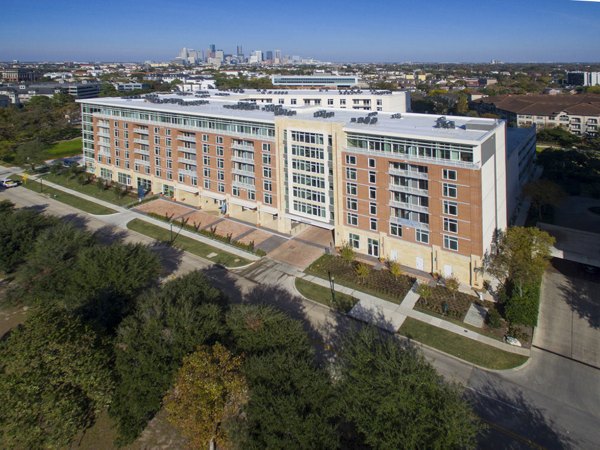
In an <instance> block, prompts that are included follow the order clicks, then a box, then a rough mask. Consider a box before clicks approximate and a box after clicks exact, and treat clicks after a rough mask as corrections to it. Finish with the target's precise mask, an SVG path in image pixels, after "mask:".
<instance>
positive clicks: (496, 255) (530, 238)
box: [487, 227, 555, 295]
mask: <svg viewBox="0 0 600 450" xmlns="http://www.w3.org/2000/svg"><path fill="white" fill-rule="evenodd" d="M554 241H555V239H554V238H553V237H552V236H550V235H549V234H548V233H546V232H545V231H542V230H540V229H539V228H535V227H510V228H508V229H507V230H506V232H503V231H498V232H497V233H496V236H495V238H494V246H495V249H494V251H493V253H492V254H491V255H490V257H489V261H488V265H487V266H488V267H487V271H488V272H489V273H491V274H492V275H494V276H495V277H496V278H497V279H498V280H499V281H500V282H506V281H507V280H509V281H510V282H511V283H512V284H514V286H515V287H516V289H517V290H518V292H519V295H523V290H524V288H525V286H526V285H529V284H536V283H538V284H539V282H540V280H541V277H542V274H543V273H544V270H546V267H547V266H548V263H549V261H550V257H551V247H552V245H553V244H554Z"/></svg>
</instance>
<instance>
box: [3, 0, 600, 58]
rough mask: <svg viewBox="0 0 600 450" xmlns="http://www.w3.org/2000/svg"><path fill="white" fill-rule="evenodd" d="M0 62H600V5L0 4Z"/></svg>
mask: <svg viewBox="0 0 600 450" xmlns="http://www.w3.org/2000/svg"><path fill="white" fill-rule="evenodd" d="M0 11H1V16H2V20H1V22H0V60H2V61H9V60H13V59H19V60H22V61H28V60H48V61H63V60H78V61H109V60H112V61H144V60H149V59H152V60H167V59H172V58H174V57H175V56H176V55H177V53H178V51H179V49H180V48H181V47H184V46H185V47H189V48H196V49H201V48H207V47H208V45H209V44H211V43H214V44H216V45H217V48H222V49H223V50H225V52H226V53H227V52H234V51H235V46H236V45H237V44H241V45H243V48H244V52H245V53H248V52H249V51H251V50H254V49H262V50H263V51H265V50H270V49H274V48H279V49H281V50H282V52H283V53H284V54H290V55H291V54H297V55H302V56H312V57H315V58H318V59H321V60H326V61H357V62H365V61H373V62H399V61H440V62H451V61H467V62H468V61H489V60H490V59H492V58H494V59H499V60H503V61H507V62H508V61H515V62H522V61H540V62H546V61H564V62H570V61H589V62H592V61H594V62H596V61H600V3H597V2H573V1H570V0H420V1H414V0H408V1H407V0H360V1H351V0H346V1H339V0H319V1H314V0H301V1H290V2H288V1H285V0H278V1H261V0H254V1H252V0H250V1H248V0H245V1H239V0H223V1H214V0H213V1H210V2H206V1H202V0H195V1H193V0H188V1H182V0H161V1H157V0H145V1H130V0H120V1H116V0H102V1H99V0H87V1H81V2H80V1H77V0H70V1H67V0H52V1H50V0H30V1H20V0H0Z"/></svg>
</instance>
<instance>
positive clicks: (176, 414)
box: [165, 343, 248, 448]
mask: <svg viewBox="0 0 600 450" xmlns="http://www.w3.org/2000/svg"><path fill="white" fill-rule="evenodd" d="M241 366H242V359H241V357H239V356H234V355H233V354H231V353H230V352H229V351H228V350H227V349H226V348H225V347H223V346H222V345H221V344H219V343H216V344H215V345H214V346H213V347H206V346H204V347H200V348H199V349H198V350H197V351H196V352H194V353H192V354H191V355H189V356H187V357H185V358H184V360H183V365H182V366H181V369H179V372H178V374H177V377H176V380H175V385H174V386H173V388H172V389H171V391H170V392H169V393H168V394H167V395H166V397H165V409H166V410H167V414H168V419H169V422H171V423H172V424H173V425H174V426H175V427H176V428H178V429H179V430H180V431H181V432H182V433H183V434H184V435H185V436H186V437H187V438H188V439H189V443H190V445H191V446H192V447H194V448H203V447H204V448H206V447H207V446H208V445H209V444H210V447H211V448H213V447H214V444H216V443H218V444H219V445H221V444H222V443H223V442H227V436H226V434H225V432H224V430H223V427H222V426H221V425H222V424H223V423H224V422H226V421H229V420H232V419H235V418H236V417H237V416H239V415H240V412H241V409H242V406H243V405H244V404H245V403H246V402H247V399H248V387H247V385H246V380H245V378H244V376H243V375H242V374H241V372H240V370H241Z"/></svg>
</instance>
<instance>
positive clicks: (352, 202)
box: [346, 198, 358, 211]
mask: <svg viewBox="0 0 600 450" xmlns="http://www.w3.org/2000/svg"><path fill="white" fill-rule="evenodd" d="M346 208H347V209H349V210H350V211H358V200H356V199H355V198H347V199H346Z"/></svg>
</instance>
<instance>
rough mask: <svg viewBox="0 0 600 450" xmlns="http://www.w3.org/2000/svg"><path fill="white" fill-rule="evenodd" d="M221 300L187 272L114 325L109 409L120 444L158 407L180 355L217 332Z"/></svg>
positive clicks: (196, 275)
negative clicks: (115, 382) (113, 378)
mask: <svg viewBox="0 0 600 450" xmlns="http://www.w3.org/2000/svg"><path fill="white" fill-rule="evenodd" d="M224 304H225V299H224V297H223V295H222V294H221V292H220V291H218V290H217V289H215V288H213V287H211V286H210V284H209V283H208V281H207V280H206V278H205V277H204V276H203V275H202V274H201V273H199V272H192V273H190V274H188V275H186V276H184V277H181V278H177V279H175V280H172V281H169V282H168V283H166V284H165V285H164V286H163V287H162V288H161V289H160V290H155V291H154V292H152V293H149V294H147V295H145V296H144V297H143V298H142V299H141V300H140V301H139V302H138V304H137V306H136V308H135V310H134V311H133V313H132V314H131V315H130V316H128V317H127V318H126V319H125V320H123V322H122V323H121V324H120V326H119V329H118V333H117V341H116V346H115V352H116V371H117V375H118V385H117V390H116V393H115V400H114V403H113V406H112V408H111V411H110V412H111V414H112V415H113V417H115V419H116V420H117V424H118V427H119V434H120V441H121V442H122V443H125V442H131V441H133V439H135V438H136V437H137V436H138V434H139V433H140V432H141V431H142V430H143V429H144V427H145V426H146V424H147V423H148V421H149V420H150V419H151V418H152V417H153V416H154V414H156V412H157V411H158V410H159V408H160V406H161V402H162V398H163V396H164V395H165V393H166V392H167V390H168V389H169V387H170V386H171V384H172V381H173V376H174V374H175V372H176V371H177V369H178V368H179V366H180V365H181V362H182V360H183V358H184V357H185V356H186V355H187V354H189V353H190V352H192V351H194V349H195V348H197V347H198V346H199V345H202V344H211V343H213V342H214V341H216V340H217V339H219V338H220V337H222V336H223V332H224V329H223V307H224Z"/></svg>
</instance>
